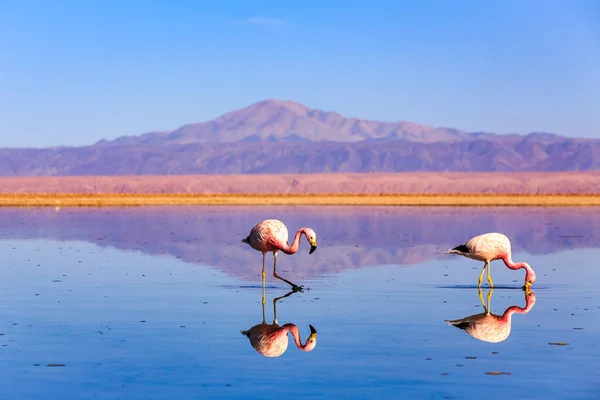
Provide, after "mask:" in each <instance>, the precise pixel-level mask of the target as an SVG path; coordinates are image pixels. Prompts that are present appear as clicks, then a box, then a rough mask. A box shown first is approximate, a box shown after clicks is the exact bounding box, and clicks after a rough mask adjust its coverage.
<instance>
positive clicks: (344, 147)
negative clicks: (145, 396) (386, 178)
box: [0, 100, 600, 176]
mask: <svg viewBox="0 0 600 400" xmlns="http://www.w3.org/2000/svg"><path fill="white" fill-rule="evenodd" d="M599 168H600V140H592V139H575V138H566V137H563V136H559V135H556V134H553V133H545V132H532V133H530V134H528V135H525V136H522V135H517V134H507V135H499V134H493V133H487V132H465V131H461V130H457V129H452V128H433V127H429V126H425V125H418V124H415V123H411V122H393V123H392V122H378V121H369V120H362V119H358V118H345V117H343V116H342V115H340V114H338V113H335V112H326V111H321V110H316V109H311V108H308V107H306V106H304V105H302V104H298V103H295V102H292V101H277V100H265V101H261V102H259V103H256V104H253V105H251V106H248V107H245V108H243V109H240V110H236V111H232V112H230V113H227V114H225V115H222V116H220V117H218V118H216V119H215V120H212V121H207V122H202V123H196V124H188V125H184V126H182V127H180V128H178V129H175V130H173V131H163V132H150V133H146V134H143V135H140V136H123V137H120V138H117V139H115V140H110V141H109V140H101V141H99V142H97V143H95V144H93V145H90V146H83V147H56V148H47V149H0V175H1V176H43V175H162V174H168V175H175V174H247V173H322V172H401V171H403V172H412V171H457V172H461V171H462V172H476V171H589V170H597V169H599Z"/></svg>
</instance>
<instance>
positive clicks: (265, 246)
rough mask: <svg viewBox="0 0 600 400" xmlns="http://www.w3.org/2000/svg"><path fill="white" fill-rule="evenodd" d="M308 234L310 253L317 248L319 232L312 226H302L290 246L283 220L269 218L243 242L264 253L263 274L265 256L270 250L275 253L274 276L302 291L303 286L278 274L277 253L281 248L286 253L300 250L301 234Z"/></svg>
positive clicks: (256, 227) (263, 272)
mask: <svg viewBox="0 0 600 400" xmlns="http://www.w3.org/2000/svg"><path fill="white" fill-rule="evenodd" d="M302 235H304V236H306V239H307V240H308V243H310V251H309V253H308V254H312V253H313V252H314V251H315V250H316V249H317V234H316V233H315V231H313V230H312V229H311V228H300V229H298V231H297V232H296V236H294V241H293V243H292V245H291V246H290V245H289V244H288V230H287V228H286V226H285V225H284V223H283V222H281V221H279V220H277V219H267V220H265V221H262V222H260V223H258V224H257V225H256V226H255V227H254V228H252V230H251V231H250V235H248V237H247V238H245V239H242V242H243V243H247V244H249V245H250V247H252V248H253V249H255V250H258V251H260V252H261V253H262V255H263V262H262V276H263V278H264V277H265V256H266V254H267V253H268V252H272V253H273V276H274V277H275V278H277V279H281V280H282V281H284V282H286V283H288V284H289V285H291V286H292V289H293V290H294V291H295V292H296V291H302V286H298V285H296V284H294V283H292V282H290V281H288V280H287V279H285V278H282V277H280V276H279V275H277V253H278V252H279V251H280V250H281V251H283V252H284V253H285V254H294V253H296V252H297V251H298V247H299V246H300V236H302Z"/></svg>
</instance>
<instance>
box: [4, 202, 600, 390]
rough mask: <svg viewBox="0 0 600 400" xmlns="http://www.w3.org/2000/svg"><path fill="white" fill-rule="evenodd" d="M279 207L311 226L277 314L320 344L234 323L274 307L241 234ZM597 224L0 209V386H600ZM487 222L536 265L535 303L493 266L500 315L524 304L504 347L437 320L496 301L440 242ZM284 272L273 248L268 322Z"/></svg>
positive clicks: (393, 212) (537, 213)
mask: <svg viewBox="0 0 600 400" xmlns="http://www.w3.org/2000/svg"><path fill="white" fill-rule="evenodd" d="M268 217H277V218H280V219H282V220H283V221H284V222H285V223H286V224H287V226H288V229H289V230H290V232H291V233H293V232H295V230H296V229H298V228H299V227H300V226H310V227H312V228H314V229H315V231H316V232H317V235H318V237H317V241H318V244H319V247H318V249H317V251H316V252H315V253H313V254H312V255H308V249H309V246H308V245H307V243H306V242H303V243H301V245H300V251H299V252H298V254H295V255H293V256H286V255H283V254H282V255H280V257H279V259H278V272H279V273H280V274H281V275H283V276H284V277H286V278H288V279H290V280H292V281H294V282H296V283H298V284H303V285H304V286H305V287H306V288H309V290H305V291H304V292H303V293H293V294H291V295H290V296H288V297H285V298H282V299H281V300H279V301H278V302H277V309H276V311H277V319H278V322H279V324H280V325H283V324H285V323H294V324H296V325H297V326H298V328H299V330H300V335H301V338H302V341H304V340H305V339H306V337H308V335H309V333H310V331H309V324H311V325H313V326H314V327H315V328H316V330H317V332H318V333H317V345H316V347H315V349H314V350H313V351H311V352H301V351H299V350H298V349H297V348H296V346H295V344H294V341H293V339H292V338H291V336H290V340H289V345H288V348H287V351H285V352H284V353H283V354H282V355H281V356H280V357H276V358H268V357H264V356H263V355H261V354H260V353H259V352H257V351H256V350H254V348H253V347H252V346H251V343H250V340H249V338H248V337H246V336H244V335H242V334H241V333H240V331H241V330H249V329H250V328H251V327H253V326H254V325H257V324H260V323H261V322H262V318H263V314H262V312H263V311H262V305H261V297H262V293H261V284H260V281H261V277H260V270H261V255H260V253H258V252H256V251H254V250H252V249H251V248H249V247H248V246H247V245H245V244H242V243H240V240H241V239H242V238H243V237H245V236H247V234H248V232H249V230H250V228H251V227H252V226H253V225H254V224H255V223H256V222H258V221H260V220H262V219H264V218H268ZM599 228H600V213H598V212H597V209H578V208H569V209H542V208H480V209H475V210H468V209H465V208H399V207H396V208H391V207H390V208H371V207H357V208H352V207H343V208H338V207H322V208H309V207H271V208H269V209H268V210H267V208H243V207H236V208H229V207H190V208H184V207H178V208H168V207H166V208H133V209H118V208H115V209H93V210H92V209H61V210H53V209H3V210H0V237H1V240H0V261H1V267H0V334H2V335H0V360H1V361H0V374H1V376H2V377H3V379H2V381H1V382H0V398H7V399H21V398H34V397H35V398H37V397H43V398H78V399H80V398H93V397H96V398H105V399H113V398H114V399H131V398H143V399H166V398H169V399H175V398H177V399H180V398H218V397H225V396H227V397H230V398H243V399H248V398H261V399H270V398H281V397H283V396H286V397H291V398H299V397H303V398H325V397H326V398H333V397H335V398H347V399H349V398H431V399H449V398H454V399H461V398H474V397H477V398H483V399H488V398H489V399H503V398H533V399H550V398H556V399H571V398H579V399H584V398H597V397H598V396H599V394H600V382H599V378H598V373H599V372H600V370H599V367H598V365H599V363H598V359H599V356H600V350H599V346H598V345H597V344H596V343H595V342H596V341H597V340H596V339H597V337H598V334H599V333H600V318H599V317H598V314H599V312H600V294H599V290H598V282H599V279H600V265H599V264H598V263H599V261H598V260H600V249H598V239H597V236H596V235H597V232H598V229H599ZM489 231H500V232H504V233H506V234H507V235H508V236H509V237H510V238H511V240H512V242H513V252H514V254H513V258H514V259H515V260H517V261H521V260H526V261H527V262H529V263H530V264H531V265H532V266H533V268H534V269H535V270H536V273H537V277H538V281H537V282H536V284H535V285H534V286H533V287H532V289H533V292H534V294H533V295H532V296H530V297H529V298H527V297H526V295H525V293H524V292H523V291H522V290H520V289H519V288H520V286H521V285H522V284H523V278H524V271H511V270H508V269H507V268H505V267H504V266H503V264H502V262H501V261H495V262H493V263H492V268H491V271H492V277H493V279H494V283H495V285H496V289H495V290H494V291H493V293H492V294H491V298H490V311H491V313H492V314H494V315H499V316H502V314H503V313H504V312H505V310H507V309H509V308H510V307H511V306H518V308H512V309H511V310H519V311H520V310H522V309H525V308H526V306H527V305H528V306H529V307H528V308H529V309H528V312H527V313H525V314H520V313H515V314H513V315H512V319H511V321H512V329H511V331H510V334H509V336H508V337H507V338H506V339H505V340H503V341H501V342H499V343H489V342H486V341H483V340H478V339H475V338H473V337H471V336H470V335H469V334H468V333H467V332H466V331H464V330H461V329H457V328H456V327H453V326H451V325H449V324H448V323H446V322H444V320H457V319H461V318H464V317H467V316H470V315H473V314H479V313H483V312H484V308H483V306H482V304H481V302H480V299H479V296H478V291H477V289H476V286H475V284H476V282H477V277H478V276H479V272H480V270H481V267H482V263H479V262H477V261H473V260H468V259H466V258H462V257H457V256H450V255H443V254H442V253H443V252H444V251H445V250H447V249H448V248H451V247H454V246H456V245H458V244H461V243H462V242H464V241H465V240H466V239H468V238H470V237H472V236H474V235H476V234H480V233H484V232H489ZM271 273H272V258H271V257H270V256H269V257H267V289H266V303H265V305H264V309H265V315H266V322H267V323H268V324H270V323H272V322H273V311H274V310H273V299H274V298H276V297H280V296H284V295H286V294H287V293H288V292H289V290H288V288H289V287H287V285H286V284H285V283H283V282H280V281H277V280H276V279H274V278H273V277H272V275H271ZM488 292H489V291H488V289H487V287H486V286H485V287H484V290H483V292H482V295H483V300H484V303H485V302H486V301H487V299H486V297H487V294H488ZM521 312H522V311H521ZM549 343H553V344H549Z"/></svg>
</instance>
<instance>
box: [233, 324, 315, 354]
mask: <svg viewBox="0 0 600 400" xmlns="http://www.w3.org/2000/svg"><path fill="white" fill-rule="evenodd" d="M310 330H311V335H310V336H309V338H308V339H307V341H306V343H305V344H302V342H301V341H300V334H299V333H298V328H297V327H296V325H294V324H285V325H283V326H279V325H278V324H277V323H273V324H271V325H270V324H267V323H264V322H263V323H262V324H258V325H254V326H253V327H252V328H250V329H249V330H247V331H242V334H244V335H246V336H247V337H248V339H250V344H251V345H252V347H253V348H254V350H256V351H257V352H259V353H260V354H262V355H263V356H265V357H279V356H280V355H282V354H283V353H284V352H285V351H286V350H287V347H288V333H291V334H292V336H293V337H294V341H295V342H296V347H298V349H300V350H302V351H311V350H313V349H314V348H315V346H316V344H317V339H316V334H317V331H316V330H315V328H313V327H312V325H311V326H310Z"/></svg>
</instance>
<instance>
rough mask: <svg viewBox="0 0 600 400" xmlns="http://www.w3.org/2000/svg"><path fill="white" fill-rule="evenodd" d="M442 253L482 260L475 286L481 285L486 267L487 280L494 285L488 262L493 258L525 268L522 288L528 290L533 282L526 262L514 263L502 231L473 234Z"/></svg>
mask: <svg viewBox="0 0 600 400" xmlns="http://www.w3.org/2000/svg"><path fill="white" fill-rule="evenodd" d="M444 254H458V255H461V256H464V257H468V258H472V259H473V260H478V261H483V262H484V264H483V270H482V271H481V275H479V282H478V284H477V287H481V281H482V280H483V274H484V272H485V270H486V268H487V281H488V282H489V284H490V287H492V288H493V287H494V284H493V283H492V277H491V276H490V263H491V262H492V261H493V260H502V261H504V264H505V265H506V266H507V267H508V268H510V269H514V270H517V269H521V268H525V271H526V272H525V285H524V286H523V289H525V290H529V287H530V286H531V285H532V284H533V283H535V272H534V271H533V269H532V268H531V267H530V266H529V264H527V263H526V262H519V263H516V262H514V261H513V260H512V258H511V248H510V240H508V238H507V237H506V236H505V235H503V234H502V233H486V234H484V235H479V236H475V237H474V238H472V239H471V240H469V241H467V242H466V243H464V244H461V245H460V246H457V247H455V248H453V249H452V250H448V251H447V252H445V253H444Z"/></svg>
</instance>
